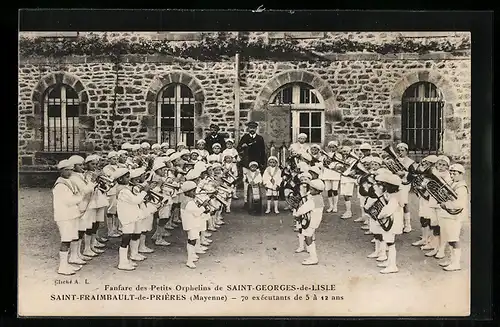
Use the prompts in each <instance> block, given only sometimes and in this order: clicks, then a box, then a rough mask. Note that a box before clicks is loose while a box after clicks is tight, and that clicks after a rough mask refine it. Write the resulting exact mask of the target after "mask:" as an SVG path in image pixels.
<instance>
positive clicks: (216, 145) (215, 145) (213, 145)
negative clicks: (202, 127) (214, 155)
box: [212, 143, 222, 149]
mask: <svg viewBox="0 0 500 327" xmlns="http://www.w3.org/2000/svg"><path fill="white" fill-rule="evenodd" d="M215 147H219V148H222V146H221V145H220V144H219V143H214V144H212V149H213V148H215Z"/></svg>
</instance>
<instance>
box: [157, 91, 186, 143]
mask: <svg viewBox="0 0 500 327" xmlns="http://www.w3.org/2000/svg"><path fill="white" fill-rule="evenodd" d="M194 102H195V101H194V96H193V92H192V91H191V89H189V87H187V86H186V85H184V84H178V83H174V84H169V85H167V86H166V87H165V88H164V89H163V90H161V92H160V93H159V95H158V99H157V104H158V112H157V131H158V133H157V137H158V142H159V143H163V142H165V143H168V145H169V147H170V148H175V146H176V145H177V143H179V142H184V143H185V144H186V146H187V147H189V148H191V147H193V146H194V145H195V139H194V118H195V117H194Z"/></svg>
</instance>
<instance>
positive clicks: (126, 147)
mask: <svg viewBox="0 0 500 327" xmlns="http://www.w3.org/2000/svg"><path fill="white" fill-rule="evenodd" d="M121 149H122V150H130V149H132V144H130V143H129V142H125V143H123V144H122V147H121Z"/></svg>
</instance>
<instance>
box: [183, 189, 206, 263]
mask: <svg viewBox="0 0 500 327" xmlns="http://www.w3.org/2000/svg"><path fill="white" fill-rule="evenodd" d="M195 191H196V183H195V182H193V181H186V182H184V183H182V185H181V192H182V193H183V194H184V196H185V199H186V201H185V202H184V203H183V204H182V205H181V220H182V228H183V229H184V231H186V232H187V245H186V249H187V255H188V257H187V261H186V266H188V267H189V268H191V269H194V268H196V265H195V264H194V262H195V261H197V260H198V256H197V255H196V243H197V242H199V241H200V228H201V225H202V223H203V218H202V214H203V213H204V212H205V211H206V209H205V207H204V206H203V205H204V204H203V205H202V204H197V203H196V200H195Z"/></svg>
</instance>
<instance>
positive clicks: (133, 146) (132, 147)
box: [130, 144, 141, 151]
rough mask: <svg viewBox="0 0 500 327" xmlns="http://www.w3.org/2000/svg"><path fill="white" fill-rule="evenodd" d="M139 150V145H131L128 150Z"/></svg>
mask: <svg viewBox="0 0 500 327" xmlns="http://www.w3.org/2000/svg"><path fill="white" fill-rule="evenodd" d="M140 148H141V145H140V144H132V146H131V147H130V149H132V150H135V151H137V150H139V149H140Z"/></svg>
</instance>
